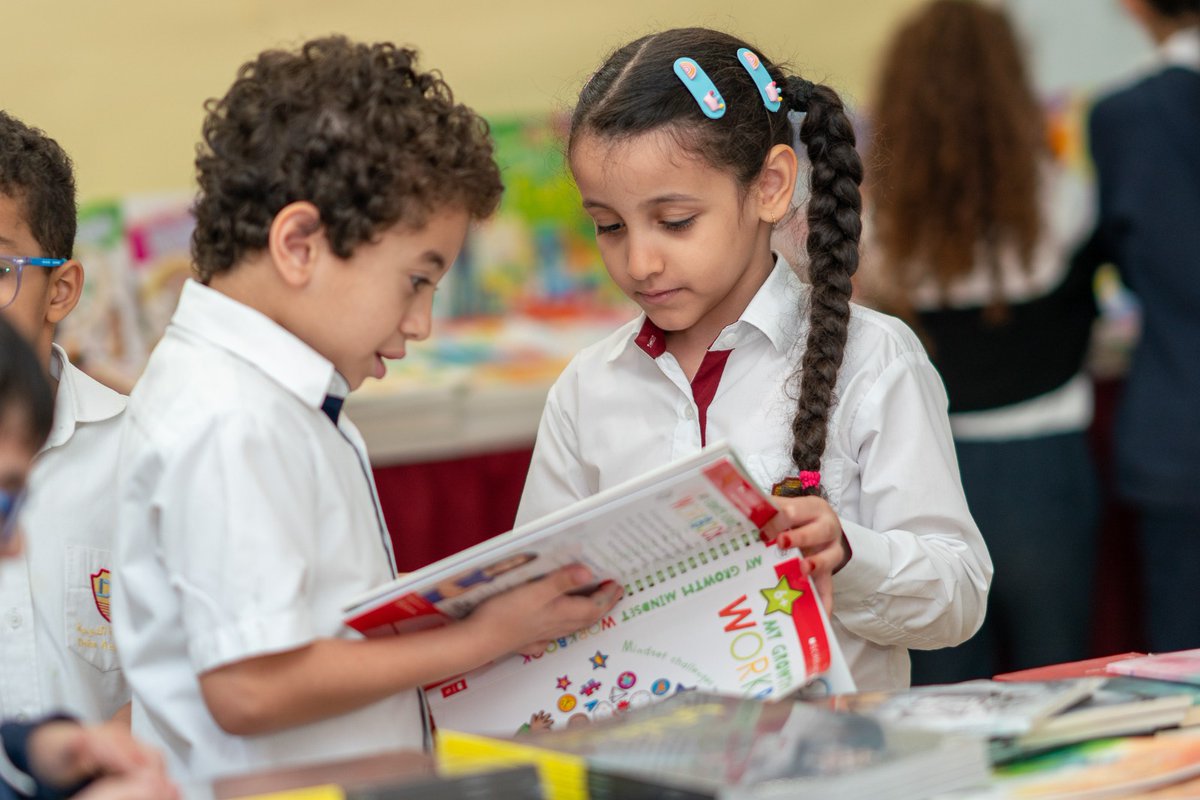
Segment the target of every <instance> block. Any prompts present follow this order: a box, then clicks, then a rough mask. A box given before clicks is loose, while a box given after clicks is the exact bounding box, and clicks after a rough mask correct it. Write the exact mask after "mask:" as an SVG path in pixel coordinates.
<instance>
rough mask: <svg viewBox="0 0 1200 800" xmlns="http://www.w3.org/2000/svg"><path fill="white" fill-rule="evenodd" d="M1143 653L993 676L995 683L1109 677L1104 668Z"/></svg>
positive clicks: (1051, 665) (1139, 656)
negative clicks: (1095, 676) (1096, 676)
mask: <svg viewBox="0 0 1200 800" xmlns="http://www.w3.org/2000/svg"><path fill="white" fill-rule="evenodd" d="M1144 655H1146V654H1145V653H1134V652H1130V653H1121V654H1119V655H1112V656H1100V657H1098V658H1085V659H1083V660H1082V661H1066V662H1063V663H1061V664H1047V665H1046V666H1044V667H1033V668H1032V669H1022V670H1017V671H1016V672H1003V673H1001V674H999V675H995V676H993V680H997V681H1059V680H1065V679H1067V678H1087V677H1091V676H1094V675H1110V674H1112V673H1110V672H1108V670H1107V669H1105V667H1107V666H1108V665H1109V664H1115V663H1116V662H1118V661H1128V660H1129V659H1131V658H1141V657H1142V656H1144Z"/></svg>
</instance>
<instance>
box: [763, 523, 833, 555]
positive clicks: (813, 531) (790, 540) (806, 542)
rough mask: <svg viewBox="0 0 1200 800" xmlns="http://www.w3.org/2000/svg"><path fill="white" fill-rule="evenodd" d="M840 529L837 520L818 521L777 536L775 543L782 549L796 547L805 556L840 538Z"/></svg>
mask: <svg viewBox="0 0 1200 800" xmlns="http://www.w3.org/2000/svg"><path fill="white" fill-rule="evenodd" d="M841 535H842V527H841V525H840V524H839V523H838V521H837V518H836V517H834V518H833V519H818V520H814V521H812V522H809V523H807V524H805V525H800V526H797V527H795V528H791V529H789V530H787V531H784V532H783V533H781V534H779V537H778V538H777V540H776V543H777V544H778V545H779V546H780V547H783V548H789V547H798V548H800V549H801V550H802V551H803V552H804V553H805V554H806V555H807V554H808V553H810V552H812V553H816V552H817V551H819V550H823V549H825V548H827V547H829V545H831V544H833V543H834V542H835V541H838V539H840V538H841Z"/></svg>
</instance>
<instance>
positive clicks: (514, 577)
mask: <svg viewBox="0 0 1200 800" xmlns="http://www.w3.org/2000/svg"><path fill="white" fill-rule="evenodd" d="M776 513H777V512H776V510H775V507H774V506H773V505H771V503H770V501H769V500H768V498H767V496H766V495H765V494H763V492H761V491H760V490H759V489H758V488H757V487H756V486H755V485H754V483H753V481H752V480H751V479H750V478H749V477H748V476H747V474H746V471H745V469H744V468H743V467H742V466H741V464H740V462H739V461H738V459H737V457H736V456H735V455H734V454H733V452H732V450H730V449H729V447H728V446H726V445H713V446H711V447H708V448H706V449H705V450H703V451H701V452H700V453H698V454H696V455H695V456H692V457H689V458H686V459H683V460H680V461H677V462H675V463H673V464H669V465H667V466H665V467H663V468H661V469H658V470H654V471H652V472H649V473H647V474H646V475H643V476H641V477H639V478H636V479H634V480H632V481H629V482H626V483H624V484H621V485H620V486H615V487H612V488H611V489H608V490H606V491H604V492H600V493H599V494H597V495H595V496H593V497H589V498H586V499H584V500H581V501H580V502H578V503H575V504H573V505H571V506H570V507H568V508H565V509H562V510H561V511H559V512H556V513H554V514H551V515H549V516H547V517H544V518H542V519H540V520H536V521H534V522H531V523H529V524H527V525H523V526H521V527H519V528H517V529H515V530H512V531H509V532H508V533H505V534H501V535H500V536H497V537H495V538H493V539H489V540H488V541H486V542H483V543H481V544H479V545H476V546H475V547H472V548H469V549H467V550H464V551H462V552H460V553H456V554H455V555H453V556H450V557H449V558H446V559H443V560H441V561H438V562H437V563H435V564H431V565H429V566H428V567H425V568H423V569H421V570H418V571H417V572H413V573H410V574H408V575H406V576H404V577H401V578H398V579H397V580H395V581H392V582H390V583H388V584H387V585H384V586H381V587H379V588H378V589H376V590H375V591H373V592H371V593H369V594H368V595H366V596H364V597H362V598H360V599H359V600H358V601H356V602H355V603H353V604H352V605H351V606H350V607H349V608H347V609H346V610H345V615H344V619H345V622H346V624H347V625H349V626H350V627H352V628H354V629H356V630H358V631H361V632H362V633H365V634H366V635H368V636H381V635H390V634H393V633H399V632H403V631H407V630H415V629H421V628H426V627H431V626H435V625H440V624H444V623H446V622H449V621H450V620H453V619H460V618H462V617H465V616H466V615H467V614H468V613H470V611H471V609H473V608H474V607H475V606H476V605H478V604H479V603H481V602H483V601H484V600H486V599H487V598H489V597H491V596H493V595H495V594H498V593H499V592H502V591H504V590H506V589H510V588H512V587H514V586H518V585H520V584H522V583H525V582H527V581H530V580H534V579H536V578H538V577H541V576H542V575H545V574H546V573H548V572H550V571H552V570H554V569H556V568H558V567H561V566H565V565H567V564H571V563H580V564H584V565H586V566H587V567H588V568H590V569H591V570H592V573H593V574H594V575H595V576H596V578H597V581H602V580H614V581H617V582H619V583H621V584H622V586H623V587H624V588H625V593H626V594H630V595H632V594H634V593H637V592H642V591H650V590H653V589H654V588H655V587H656V586H660V585H662V584H664V583H665V582H668V581H673V580H675V579H676V578H677V577H679V576H680V575H682V574H684V573H685V572H687V571H690V570H696V569H703V568H705V567H706V566H707V564H708V559H709V558H710V553H711V552H715V551H712V550H711V548H712V547H713V546H718V547H719V546H721V545H725V546H729V543H730V542H732V541H733V540H735V539H744V538H746V537H752V538H760V537H761V533H760V529H761V528H762V526H763V525H765V524H766V523H767V522H768V521H769V520H770V519H771V518H772V517H774V516H775V514H776Z"/></svg>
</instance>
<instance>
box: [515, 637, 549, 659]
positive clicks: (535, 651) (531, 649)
mask: <svg viewBox="0 0 1200 800" xmlns="http://www.w3.org/2000/svg"><path fill="white" fill-rule="evenodd" d="M549 646H550V640H549V639H543V640H542V641H540V642H530V643H529V644H526V645H522V646H521V647H518V648H517V652H518V653H520V654H521V655H523V656H531V657H533V656H540V655H541V654H542V653H544V652H546V648H547V647H549Z"/></svg>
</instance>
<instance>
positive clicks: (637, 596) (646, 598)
mask: <svg viewBox="0 0 1200 800" xmlns="http://www.w3.org/2000/svg"><path fill="white" fill-rule="evenodd" d="M734 541H737V540H732V541H730V542H729V544H730V545H731V546H730V547H728V548H727V549H725V550H724V551H722V550H718V551H717V552H718V555H717V556H716V557H715V558H710V559H709V561H708V562H707V563H706V564H703V565H700V564H699V563H698V562H697V565H696V567H695V568H694V569H693V568H690V567H689V568H688V569H687V571H686V572H685V573H678V574H676V575H675V576H674V577H668V578H667V579H666V580H664V581H662V582H657V583H655V585H653V586H645V587H644V588H642V589H641V590H636V591H634V592H631V593H630V594H629V595H627V596H626V597H624V598H622V600H621V602H620V603H619V604H618V605H617V606H616V607H615V608H614V609H613V611H612V613H611V614H610V615H609V616H607V617H606V618H604V619H603V620H601V621H600V622H598V623H596V624H595V625H593V626H592V627H591V628H589V629H587V630H583V631H579V632H578V633H576V634H573V635H571V636H568V637H563V638H562V639H559V640H557V641H555V642H552V643H551V644H550V646H549V647H548V648H547V650H546V652H545V653H543V654H541V655H539V656H536V657H530V656H522V655H515V656H510V657H508V658H506V659H503V660H501V661H498V662H496V663H494V664H492V665H489V666H487V667H484V668H482V669H479V670H475V671H474V672H471V673H468V674H467V675H463V676H459V677H455V678H452V679H450V680H447V681H444V682H441V683H439V684H437V685H435V686H432V687H429V689H427V696H428V697H429V701H430V709H431V711H432V712H433V715H434V719H435V720H436V722H437V724H438V725H439V727H442V728H448V729H454V730H461V731H466V732H471V733H483V734H489V735H502V736H511V735H513V734H516V733H518V732H521V731H534V730H547V729H564V728H567V727H574V726H577V725H586V724H590V723H591V722H593V721H597V720H602V719H607V718H609V717H612V716H615V715H620V714H623V713H626V712H627V711H630V710H632V709H635V708H639V707H642V706H645V705H648V704H651V703H654V702H656V701H659V700H662V699H665V698H667V697H671V696H674V695H676V694H679V693H681V692H688V691H693V690H697V689H700V690H705V691H712V692H719V693H722V694H729V695H735V696H741V697H752V698H779V697H783V696H785V695H787V694H789V693H791V692H794V691H796V690H797V689H799V688H800V687H802V686H805V685H806V684H810V683H812V682H813V680H814V679H817V680H818V681H819V682H820V689H819V691H821V692H829V693H835V692H836V693H842V692H847V691H853V689H854V684H853V680H852V679H851V678H850V674H849V671H848V669H847V667H846V664H845V658H844V657H843V656H842V653H841V649H840V647H838V644H837V641H836V639H834V637H833V635H832V633H830V631H829V628H828V621H827V619H826V618H825V615H824V611H823V610H822V609H821V607H820V603H819V601H818V600H817V596H816V592H815V591H814V589H813V587H812V585H811V583H810V581H809V579H808V578H807V577H805V576H804V575H803V574H802V573H801V571H800V566H799V562H798V560H797V558H796V556H795V554H794V553H789V554H781V553H780V552H779V551H778V550H777V549H776V548H769V547H766V546H765V545H763V544H762V543H761V542H760V541H759V540H758V539H757V538H756V537H753V536H750V535H746V536H744V537H743V538H742V539H741V540H740V542H738V546H737V547H733V546H732V545H733V542H734ZM817 676H822V677H820V678H818V677H817Z"/></svg>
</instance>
